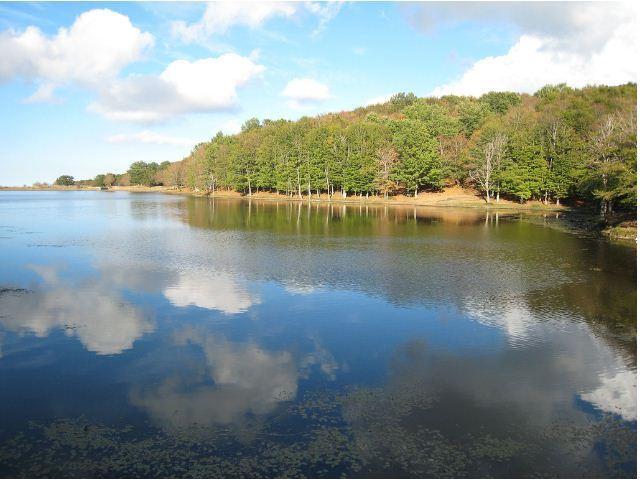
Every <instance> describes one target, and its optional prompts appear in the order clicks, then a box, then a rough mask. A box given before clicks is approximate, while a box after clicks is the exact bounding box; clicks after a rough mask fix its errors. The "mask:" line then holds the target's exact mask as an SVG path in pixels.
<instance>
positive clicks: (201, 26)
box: [172, 1, 297, 43]
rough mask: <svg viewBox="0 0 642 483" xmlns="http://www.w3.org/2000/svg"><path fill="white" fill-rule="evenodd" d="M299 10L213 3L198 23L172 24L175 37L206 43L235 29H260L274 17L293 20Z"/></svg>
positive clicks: (270, 5) (282, 5) (284, 6)
mask: <svg viewBox="0 0 642 483" xmlns="http://www.w3.org/2000/svg"><path fill="white" fill-rule="evenodd" d="M296 10H297V5H296V4H295V3H292V2H238V1H237V2H213V3H208V4H207V7H206V8H205V13H204V14H203V17H202V18H201V19H200V20H199V21H197V22H195V23H192V24H188V23H186V22H184V21H182V20H181V21H176V22H173V23H172V34H173V35H174V36H176V37H179V38H180V39H181V40H182V41H183V42H186V43H192V42H204V41H206V40H207V38H208V37H210V36H211V35H216V34H219V35H220V34H224V33H225V32H227V31H228V30H229V29H230V28H231V27H233V26H235V25H242V26H245V27H249V28H257V27H259V26H261V25H262V24H263V23H264V22H265V21H267V20H269V19H270V18H273V17H286V18H287V17H292V16H293V15H294V14H295V12H296Z"/></svg>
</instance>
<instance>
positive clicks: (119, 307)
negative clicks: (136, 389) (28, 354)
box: [0, 266, 153, 355]
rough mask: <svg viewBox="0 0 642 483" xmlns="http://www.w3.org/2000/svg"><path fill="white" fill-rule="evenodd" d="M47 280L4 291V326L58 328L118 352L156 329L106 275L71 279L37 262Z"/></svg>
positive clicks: (98, 348) (90, 346) (93, 346)
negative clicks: (25, 288)
mask: <svg viewBox="0 0 642 483" xmlns="http://www.w3.org/2000/svg"><path fill="white" fill-rule="evenodd" d="M33 269H34V270H35V271H36V272H37V273H38V274H39V275H40V277H41V279H42V280H43V283H42V284H39V285H38V286H36V287H34V288H33V290H32V291H29V292H13V293H6V294H3V295H2V303H1V304H0V307H1V308H0V315H2V317H0V326H1V327H3V328H4V329H7V330H11V331H13V332H18V333H31V334H35V335H36V336H37V337H46V336H47V335H48V334H49V333H50V332H52V331H53V330H56V329H64V330H65V331H66V332H67V334H68V335H70V336H75V337H78V339H79V340H80V341H81V342H82V344H83V345H84V346H85V347H86V348H87V350H89V351H91V352H96V353H97V354H101V355H108V354H119V353H121V352H122V351H124V350H126V349H131V348H132V346H133V344H134V341H136V340H137V339H139V338H140V337H142V336H143V334H144V333H145V332H149V331H151V330H152V328H153V326H152V324H151V323H150V322H149V321H147V320H146V319H145V318H144V316H143V315H142V313H141V312H140V311H139V310H138V309H137V308H136V307H134V306H132V305H130V304H128V303H127V302H126V301H125V300H123V298H122V296H121V295H120V294H119V293H118V292H117V291H116V290H115V289H114V287H113V286H112V285H110V284H108V283H106V282H105V281H101V280H102V279H100V278H99V279H96V280H93V279H92V280H85V281H83V282H81V283H80V284H70V283H68V282H66V281H64V280H61V279H60V278H59V277H58V274H57V272H56V270H55V269H53V268H52V267H48V266H35V267H33Z"/></svg>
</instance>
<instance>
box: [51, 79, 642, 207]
mask: <svg viewBox="0 0 642 483" xmlns="http://www.w3.org/2000/svg"><path fill="white" fill-rule="evenodd" d="M636 96H637V86H636V85H635V84H626V85H622V86H614V87H606V86H593V87H585V88H582V89H573V88H570V87H568V86H566V85H564V84H559V85H550V86H544V87H543V88H541V89H540V90H538V91H537V92H536V93H535V94H534V95H528V94H517V93H514V92H489V93H487V94H484V95H483V96H481V97H479V98H475V97H464V96H444V97H441V98H419V97H417V96H415V95H414V94H412V93H399V94H396V95H394V96H392V97H391V98H390V100H389V101H388V102H385V103H382V104H376V105H371V106H368V107H364V108H359V109H356V110H354V111H348V112H341V113H335V114H326V115H321V116H317V117H314V118H311V117H303V118H301V119H299V120H298V121H289V120H284V119H276V120H269V119H266V120H263V121H260V120H259V119H256V118H252V119H249V120H248V121H246V122H245V123H244V124H243V127H242V129H241V132H240V133H239V134H236V135H224V134H222V133H220V132H219V133H217V134H216V135H215V136H214V137H213V138H212V139H211V140H210V141H208V142H205V143H201V144H199V145H197V146H195V147H194V149H193V150H192V153H191V154H190V155H189V156H187V157H186V158H185V159H183V160H182V161H178V162H175V163H169V162H164V163H161V164H158V163H146V162H143V161H137V162H135V163H133V164H132V165H131V167H130V169H129V170H128V172H127V173H125V174H123V175H111V174H108V175H100V176H102V177H100V176H99V177H97V178H96V179H95V183H101V184H104V185H107V182H108V181H109V182H110V183H112V184H143V185H148V186H152V185H159V184H162V185H167V186H185V187H189V188H193V189H199V190H205V191H212V190H236V191H239V192H243V193H246V194H248V195H250V194H252V193H253V192H256V191H257V190H263V191H274V192H277V193H282V194H287V195H290V196H293V197H298V198H304V197H310V196H320V195H321V194H325V195H327V196H328V197H332V196H337V195H339V196H347V195H349V194H356V195H359V196H361V195H365V196H368V195H369V194H379V195H383V196H388V194H407V195H411V196H415V195H416V194H417V193H418V192H420V191H434V190H440V189H443V188H444V187H447V186H452V185H460V186H468V187H474V188H475V189H477V190H479V192H480V194H482V195H483V196H484V197H485V198H486V199H487V200H488V201H489V202H490V201H491V199H492V198H495V199H499V197H502V198H507V199H512V200H516V201H526V200H541V201H542V202H544V203H549V202H551V201H553V202H559V200H568V199H573V200H575V201H582V202H590V203H595V204H596V205H601V206H602V209H603V210H611V209H614V208H625V209H631V208H633V207H635V206H636V203H637V200H636V186H637V185H636V183H637V181H636V180H637V172H636V159H637V137H636V125H637V112H636ZM61 178H62V177H61ZM59 180H60V178H59Z"/></svg>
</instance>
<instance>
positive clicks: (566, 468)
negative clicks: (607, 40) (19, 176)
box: [0, 191, 637, 477]
mask: <svg viewBox="0 0 642 483" xmlns="http://www.w3.org/2000/svg"><path fill="white" fill-rule="evenodd" d="M559 216H560V217H561V218H563V217H564V215H563V214H562V215H559ZM559 221H560V220H559V219H557V218H556V215H555V214H551V213H548V214H547V215H546V217H545V215H543V214H541V213H540V214H526V213H522V214H520V213H509V212H493V211H488V212H487V211H485V210H474V209H467V210H463V209H462V210H455V209H444V208H441V209H436V208H427V207H417V208H413V207H404V206H399V207H395V206H375V205H371V206H365V205H363V206H358V205H351V206H347V205H342V204H335V205H328V204H327V203H310V204H308V203H305V202H304V203H298V202H280V203H276V202H266V201H264V202H259V201H252V202H249V201H247V200H240V199H239V200H237V199H230V200H225V199H207V198H195V197H183V196H172V195H162V194H154V193H145V194H136V193H127V192H89V191H75V192H74V191H71V192H54V191H52V192H48V191H43V192H18V191H16V192H11V191H5V192H0V267H1V270H0V394H2V398H1V399H0V418H1V419H0V421H1V424H0V476H3V477H8V476H9V477H18V476H20V477H33V476H36V477H37V476H53V477H101V476H110V477H122V476H128V477H138V476H143V477H168V476H176V477H239V476H240V477H296V476H307V477H341V476H348V477H459V476H471V477H485V476H492V477H521V476H539V477H549V476H558V477H559V476H561V477H586V476H593V477H635V475H636V466H637V459H636V449H637V448H636V431H637V399H636V370H637V361H636V268H635V264H636V253H635V247H631V246H626V245H619V244H613V243H610V242H608V241H605V240H601V239H597V238H593V237H590V236H583V235H580V234H576V233H571V232H568V231H566V230H564V229H560V227H559V226H558V225H560V223H559Z"/></svg>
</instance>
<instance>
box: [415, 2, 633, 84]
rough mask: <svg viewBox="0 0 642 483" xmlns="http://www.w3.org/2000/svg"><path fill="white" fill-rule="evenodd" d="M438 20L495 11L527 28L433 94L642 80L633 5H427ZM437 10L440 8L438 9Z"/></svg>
mask: <svg viewBox="0 0 642 483" xmlns="http://www.w3.org/2000/svg"><path fill="white" fill-rule="evenodd" d="M423 11H424V12H425V13H426V12H427V13H426V15H427V17H426V18H427V19H428V20H426V19H423V20H422V18H421V16H419V17H417V19H416V20H415V23H417V22H418V23H419V24H421V25H423V26H431V25H433V23H434V20H435V19H439V18H441V19H442V20H443V19H450V20H451V21H454V22H458V21H464V20H467V21H471V20H483V21H485V22H488V21H489V19H490V16H491V13H492V12H495V13H496V14H497V18H498V19H504V21H506V22H509V23H512V24H514V25H515V26H517V27H518V28H519V29H520V30H521V31H522V32H523V33H522V35H521V36H520V37H519V39H518V40H517V42H516V43H515V45H513V46H512V47H511V48H510V50H509V51H508V52H507V53H506V54H504V55H499V56H491V57H486V58H483V59H481V60H478V61H477V62H475V63H474V64H473V65H472V66H471V67H470V68H469V69H468V70H467V71H466V72H465V73H464V74H463V75H462V76H461V77H460V78H459V79H457V80H454V81H452V82H449V83H447V84H444V85H441V86H438V87H437V88H435V89H434V90H433V91H432V92H431V95H435V96H440V95H445V94H461V95H479V94H482V93H484V92H488V91H490V90H512V91H519V92H530V93H532V92H533V91H535V90H537V89H538V88H540V87H542V86H543V85H545V84H551V83H560V82H565V83H567V84H569V85H570V86H573V87H582V86H585V85H589V84H608V85H614V84H621V83H625V82H629V81H634V82H635V81H636V80H637V73H636V68H635V66H636V62H635V61H634V59H636V58H637V57H638V55H639V52H638V49H637V34H636V29H637V16H636V12H635V11H634V10H633V9H632V8H631V7H630V6H629V5H620V4H614V3H608V4H605V3H591V4H580V3H576V2H569V3H565V4H561V5H560V4H555V3H542V4H538V5H532V4H516V5H515V4H509V5H507V8H503V7H502V6H497V5H496V4H484V5H478V6H473V7H471V9H468V10H467V9H458V10H451V9H450V8H446V7H444V8H441V7H440V8H434V7H432V6H426V7H425V10H423ZM435 12H437V13H435Z"/></svg>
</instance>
